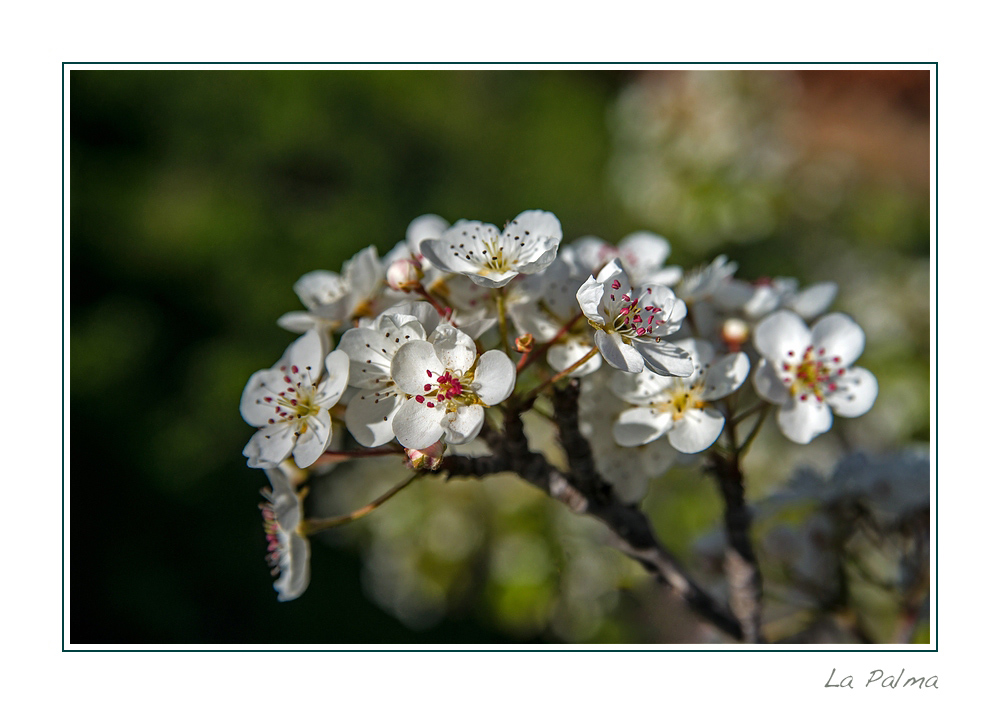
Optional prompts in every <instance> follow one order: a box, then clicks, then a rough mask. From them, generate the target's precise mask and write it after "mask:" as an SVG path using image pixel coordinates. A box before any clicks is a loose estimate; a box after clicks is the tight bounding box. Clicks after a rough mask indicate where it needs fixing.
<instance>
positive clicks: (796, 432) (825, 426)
mask: <svg viewBox="0 0 1000 714" xmlns="http://www.w3.org/2000/svg"><path fill="white" fill-rule="evenodd" d="M831 426H833V414H831V413H830V407H828V406H827V405H826V404H825V403H823V402H820V401H817V400H816V399H815V397H811V396H809V397H807V398H806V399H804V400H802V399H798V398H795V399H790V400H789V401H787V402H785V404H784V405H783V406H782V407H781V411H779V412H778V428H779V429H781V433H782V434H784V435H785V436H787V437H788V438H789V439H791V440H792V441H794V442H795V443H796V444H808V443H809V442H810V441H812V440H813V439H815V438H816V437H817V436H819V435H820V434H824V433H826V432H828V431H829V430H830V427H831Z"/></svg>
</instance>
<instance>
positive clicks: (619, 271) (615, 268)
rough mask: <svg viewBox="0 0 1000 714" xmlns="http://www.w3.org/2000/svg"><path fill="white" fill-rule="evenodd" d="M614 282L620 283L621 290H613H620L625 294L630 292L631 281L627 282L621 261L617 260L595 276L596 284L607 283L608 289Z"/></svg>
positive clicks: (627, 278)
mask: <svg viewBox="0 0 1000 714" xmlns="http://www.w3.org/2000/svg"><path fill="white" fill-rule="evenodd" d="M615 280H617V281H618V282H619V283H621V288H615V289H616V290H621V291H622V292H626V293H630V292H632V281H631V280H629V277H628V275H627V274H626V272H625V268H624V267H623V266H622V261H621V260H619V259H618V258H615V259H614V260H612V261H611V262H610V263H608V264H607V265H605V266H604V267H603V268H601V272H599V273H598V274H597V282H599V283H608V286H609V287H610V284H611V283H612V282H614V281H615Z"/></svg>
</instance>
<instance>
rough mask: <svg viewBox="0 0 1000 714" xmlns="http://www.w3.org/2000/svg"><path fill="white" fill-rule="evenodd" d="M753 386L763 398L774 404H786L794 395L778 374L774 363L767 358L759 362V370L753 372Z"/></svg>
mask: <svg viewBox="0 0 1000 714" xmlns="http://www.w3.org/2000/svg"><path fill="white" fill-rule="evenodd" d="M753 387H754V389H756V390H757V394H759V395H760V396H761V398H762V399H765V400H767V401H769V402H771V403H772V404H784V403H785V402H786V401H788V400H789V399H790V398H791V396H792V395H791V393H790V392H789V391H788V386H787V385H785V384H784V383H783V382H782V381H781V377H780V376H778V372H777V371H776V370H775V368H774V365H773V364H772V363H771V362H768V361H767V360H766V359H762V360H761V361H760V362H759V363H758V364H757V371H755V372H754V373H753Z"/></svg>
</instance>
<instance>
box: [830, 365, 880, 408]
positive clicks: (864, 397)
mask: <svg viewBox="0 0 1000 714" xmlns="http://www.w3.org/2000/svg"><path fill="white" fill-rule="evenodd" d="M877 396H878V380H877V379H875V375H874V374H872V373H871V372H869V371H868V370H867V369H865V368H864V367H852V368H851V369H849V370H847V372H846V373H844V374H843V375H842V376H840V377H839V378H838V379H837V391H836V392H834V393H832V394H830V395H829V396H828V397H827V399H826V401H827V403H828V404H829V405H830V407H831V408H832V409H833V413H834V414H836V415H837V416H842V417H858V416H861V415H862V414H864V413H865V412H867V411H868V410H869V409H871V408H872V405H873V404H875V397H877Z"/></svg>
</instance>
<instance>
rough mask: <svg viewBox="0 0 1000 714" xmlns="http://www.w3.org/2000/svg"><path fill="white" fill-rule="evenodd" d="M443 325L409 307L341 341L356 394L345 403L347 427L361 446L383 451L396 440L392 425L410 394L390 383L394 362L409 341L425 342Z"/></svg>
mask: <svg viewBox="0 0 1000 714" xmlns="http://www.w3.org/2000/svg"><path fill="white" fill-rule="evenodd" d="M440 321H441V318H440V316H439V315H438V314H437V312H435V310H434V308H433V307H431V306H430V305H429V304H427V303H425V302H417V303H411V304H409V305H401V306H398V307H394V308H390V309H389V310H387V311H385V312H384V313H382V314H381V315H379V316H378V317H377V318H375V320H373V321H371V323H370V324H366V325H365V326H359V327H355V328H352V329H350V330H348V331H347V332H345V333H344V336H343V337H342V338H341V339H340V344H339V345H338V346H337V347H338V349H340V350H342V351H343V352H345V353H346V354H347V355H348V357H349V358H350V377H349V379H348V384H349V385H350V386H352V387H355V388H357V389H358V391H357V393H356V394H354V396H353V397H351V401H350V402H348V404H347V411H346V413H345V414H344V422H345V424H346V426H347V430H348V431H349V432H351V436H353V437H354V438H355V439H357V441H358V443H359V444H361V445H362V446H369V447H370V446H381V445H382V444H386V443H388V442H390V441H392V439H393V438H394V436H395V435H394V434H393V431H392V420H393V418H394V417H395V416H396V412H397V411H399V407H400V406H402V405H403V403H404V402H405V401H406V397H407V394H406V392H404V391H402V390H401V389H400V388H399V387H398V386H397V384H396V383H395V382H394V381H393V379H392V376H391V374H390V369H389V367H390V364H391V363H392V358H393V357H394V356H395V355H396V352H397V351H398V350H399V348H400V347H402V346H403V345H405V344H407V343H409V342H410V341H411V340H412V341H419V340H424V339H426V338H427V333H428V332H429V331H433V330H434V328H435V327H437V325H438V324H439V323H440Z"/></svg>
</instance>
